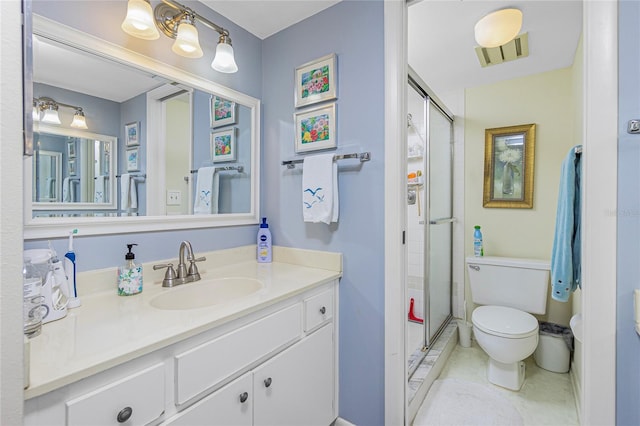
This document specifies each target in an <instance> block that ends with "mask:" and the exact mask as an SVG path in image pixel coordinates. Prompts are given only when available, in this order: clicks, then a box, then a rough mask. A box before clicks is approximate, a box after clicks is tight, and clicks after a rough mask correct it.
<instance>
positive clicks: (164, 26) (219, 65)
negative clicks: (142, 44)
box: [122, 0, 238, 73]
mask: <svg viewBox="0 0 640 426" xmlns="http://www.w3.org/2000/svg"><path fill="white" fill-rule="evenodd" d="M132 3H135V5H134V6H135V10H136V11H139V10H142V5H140V4H139V3H145V4H147V6H148V8H147V7H146V6H145V7H144V9H145V12H144V13H145V15H148V16H149V17H151V12H150V11H151V5H150V4H149V3H148V0H129V6H128V8H127V17H126V18H125V21H124V22H123V23H122V29H123V30H124V31H125V32H126V33H128V34H130V35H132V36H134V37H138V38H142V39H146V40H153V39H154V38H146V37H144V36H140V35H138V33H137V32H135V31H129V30H128V28H129V24H127V25H125V24H126V23H127V21H128V20H129V14H130V13H129V10H130V9H132V8H134V6H132ZM140 14H141V13H140ZM132 15H133V16H136V17H137V16H138V15H137V12H136V13H132ZM151 18H152V21H155V26H156V27H157V28H158V29H159V30H160V31H161V32H162V33H163V34H164V35H166V36H167V37H171V38H173V39H175V40H176V41H175V42H174V43H173V46H172V47H171V50H172V51H173V52H175V53H176V54H178V55H181V56H184V57H187V58H200V57H202V56H203V55H204V53H203V51H202V48H201V47H200V40H199V37H198V30H197V28H196V22H197V23H200V24H203V25H205V26H207V27H209V28H211V29H212V30H214V31H216V32H217V33H218V34H219V35H220V36H219V38H218V45H217V47H216V54H215V56H214V58H213V62H212V63H211V67H212V68H213V69H214V70H216V71H220V72H224V73H234V72H237V71H238V65H236V61H235V57H234V53H233V47H232V46H231V37H230V36H229V31H227V30H226V29H224V28H222V27H221V26H219V25H216V24H214V23H213V22H211V21H209V20H208V19H206V18H204V17H203V16H201V15H199V14H198V13H197V12H195V11H193V10H191V9H189V8H188V7H186V6H183V5H181V4H180V3H178V2H176V1H173V0H162V3H160V4H158V5H157V6H156V7H155V8H154V10H153V17H151ZM136 22H142V19H139V20H138V21H136ZM144 22H146V17H145V21H144ZM125 27H127V28H125ZM154 30H155V27H154ZM155 38H157V37H155Z"/></svg>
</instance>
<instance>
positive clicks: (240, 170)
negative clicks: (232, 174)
mask: <svg viewBox="0 0 640 426" xmlns="http://www.w3.org/2000/svg"><path fill="white" fill-rule="evenodd" d="M227 170H237V171H238V173H242V172H243V171H244V166H219V167H216V172H221V171H227ZM189 172H190V173H192V174H193V173H198V170H190V171H189Z"/></svg>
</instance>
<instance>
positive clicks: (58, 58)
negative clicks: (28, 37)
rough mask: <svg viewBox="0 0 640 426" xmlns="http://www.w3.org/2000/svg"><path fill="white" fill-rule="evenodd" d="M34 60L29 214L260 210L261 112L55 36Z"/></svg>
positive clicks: (38, 47)
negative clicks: (256, 158)
mask: <svg viewBox="0 0 640 426" xmlns="http://www.w3.org/2000/svg"><path fill="white" fill-rule="evenodd" d="M35 32H36V33H37V29H36V31H35ZM33 56H34V60H33V63H34V73H33V76H34V78H33V79H34V83H33V87H34V90H33V92H34V113H33V118H34V133H35V134H36V137H37V138H38V145H36V146H37V148H39V153H38V155H36V156H34V159H33V169H34V173H33V174H32V179H33V182H32V183H31V184H30V186H31V190H32V193H33V195H32V200H33V204H32V217H34V218H43V217H51V218H53V217H59V216H63V217H64V216H67V217H78V216H166V215H194V214H195V215H203V214H204V215H211V214H233V213H253V209H254V208H255V207H254V205H253V201H254V199H253V194H252V191H253V185H252V163H253V162H252V151H253V149H254V148H253V144H254V143H256V142H255V141H254V139H255V138H256V132H255V129H254V126H253V123H255V117H254V115H255V108H254V107H251V106H247V105H244V104H242V103H240V102H237V101H236V100H235V99H233V98H231V97H230V96H229V95H228V94H226V95H225V96H224V97H223V96H220V95H219V94H216V93H213V92H207V91H204V90H201V88H197V87H192V86H190V85H187V84H184V83H181V82H178V81H175V79H169V78H165V77H162V76H160V75H157V74H156V73H154V72H152V71H147V70H141V69H139V68H137V67H134V66H129V65H126V64H123V63H122V62H116V61H114V60H110V59H107V58H105V57H104V55H94V54H91V53H89V52H87V49H75V48H73V47H70V46H69V45H67V44H63V43H60V42H58V41H55V40H53V39H51V37H50V36H46V37H45V36H42V35H34V51H33ZM80 116H81V117H80ZM79 119H81V121H82V123H81V125H78V120H79ZM82 128H86V129H87V130H86V131H85V130H79V129H82ZM82 132H87V133H88V134H93V135H100V137H92V136H87V135H83V134H82ZM45 151H47V152H49V153H56V155H53V156H48V155H49V154H47V152H45ZM58 154H59V155H58ZM56 161H58V162H57V163H56ZM45 164H48V165H45ZM53 172H55V173H57V174H56V175H55V176H53V175H52V173H53ZM58 175H59V176H58Z"/></svg>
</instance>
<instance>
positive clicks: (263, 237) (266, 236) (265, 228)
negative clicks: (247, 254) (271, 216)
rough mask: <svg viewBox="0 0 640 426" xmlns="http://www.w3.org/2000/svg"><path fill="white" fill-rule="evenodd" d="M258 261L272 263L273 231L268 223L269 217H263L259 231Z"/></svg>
mask: <svg viewBox="0 0 640 426" xmlns="http://www.w3.org/2000/svg"><path fill="white" fill-rule="evenodd" d="M257 244H258V263H271V231H269V225H267V218H266V217H263V218H262V223H261V224H260V230H259V231H258V241H257Z"/></svg>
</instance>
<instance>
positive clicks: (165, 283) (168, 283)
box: [153, 263, 178, 287]
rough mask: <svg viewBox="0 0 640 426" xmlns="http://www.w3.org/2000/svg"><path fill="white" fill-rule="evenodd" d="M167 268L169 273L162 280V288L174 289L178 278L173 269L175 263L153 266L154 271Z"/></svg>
mask: <svg viewBox="0 0 640 426" xmlns="http://www.w3.org/2000/svg"><path fill="white" fill-rule="evenodd" d="M162 268H167V272H165V274H164V279H163V280H162V287H173V285H174V284H175V283H174V280H175V279H176V278H177V276H178V275H177V274H176V270H175V269H174V268H173V263H164V264H160V265H153V269H154V270H158V269H162Z"/></svg>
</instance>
